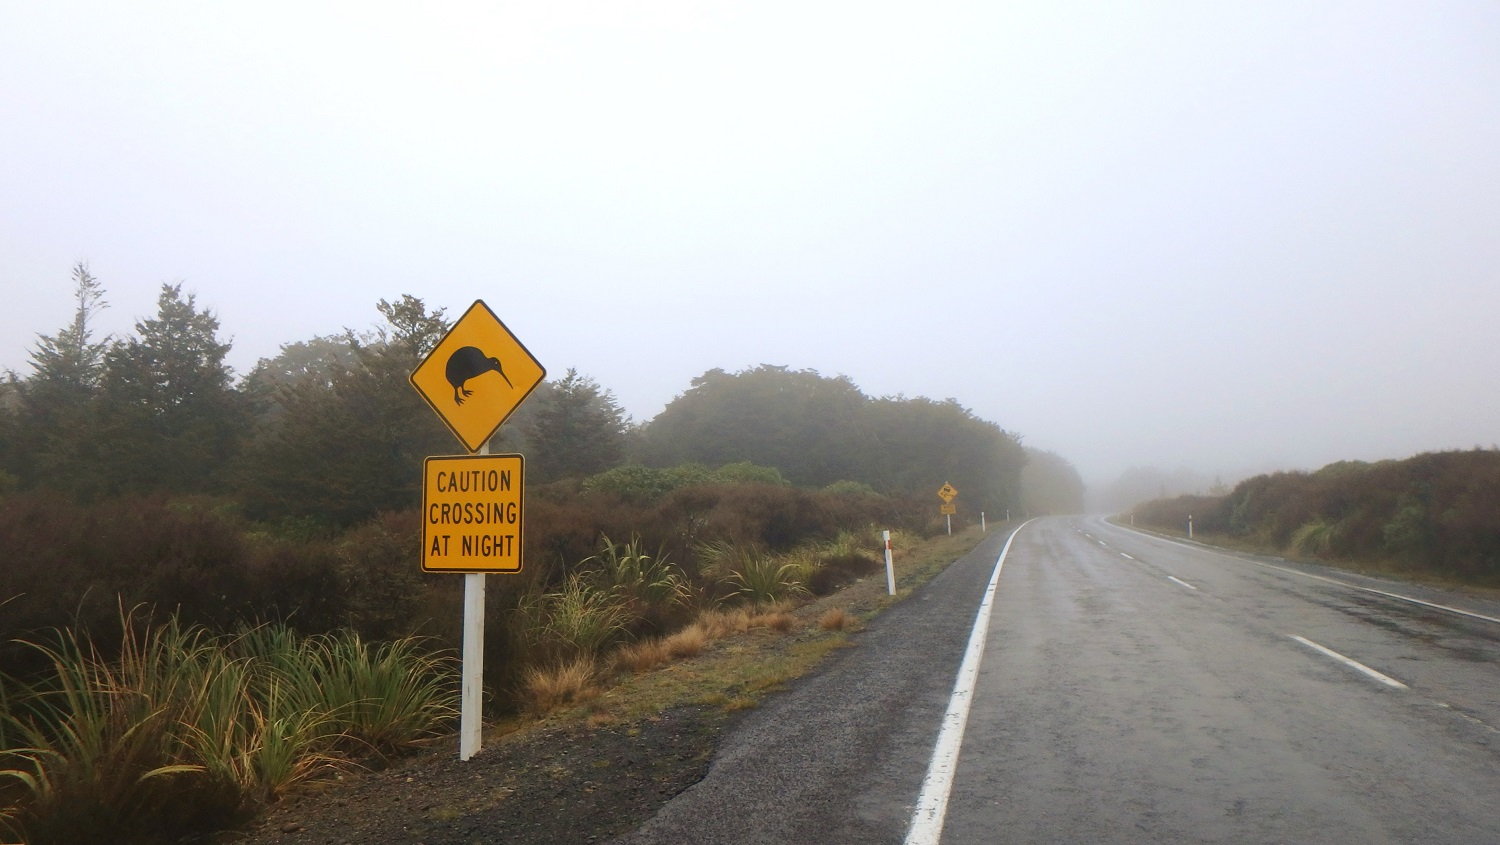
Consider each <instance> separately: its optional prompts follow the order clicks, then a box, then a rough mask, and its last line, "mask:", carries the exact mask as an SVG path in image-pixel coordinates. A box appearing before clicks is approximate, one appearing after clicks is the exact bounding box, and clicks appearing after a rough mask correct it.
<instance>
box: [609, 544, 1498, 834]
mask: <svg viewBox="0 0 1500 845" xmlns="http://www.w3.org/2000/svg"><path fill="white" fill-rule="evenodd" d="M1005 539H1006V535H1005V534H1004V533H995V534H993V535H992V536H991V537H990V538H989V539H987V540H986V542H985V543H984V544H982V545H981V547H980V548H979V549H977V550H976V551H975V553H974V554H971V555H970V556H968V557H966V558H965V559H964V560H962V561H959V562H957V563H955V565H954V566H952V567H950V568H949V570H948V571H947V572H945V573H944V574H943V575H942V576H939V577H938V578H937V579H934V580H933V581H932V582H931V583H930V584H929V585H928V586H927V587H926V588H925V589H924V590H923V591H921V592H920V593H918V594H917V595H915V596H913V597H912V598H910V599H908V600H907V601H906V602H903V603H902V604H900V605H897V606H896V607H895V608H893V609H892V610H891V611H889V612H887V613H886V614H885V615H883V616H882V617H881V618H880V619H879V620H877V622H876V623H875V624H873V625H872V626H871V627H870V629H869V630H868V631H866V632H865V633H864V634H863V635H861V642H860V645H859V647H858V648H855V649H850V650H847V651H845V652H844V653H842V654H841V655H840V656H839V658H838V659H836V660H834V661H832V662H831V663H829V664H828V665H827V666H826V667H825V668H824V669H823V670H821V671H820V672H818V673H817V674H815V675H814V676H812V677H810V678H807V679H805V680H804V681H802V682H800V683H799V684H798V685H797V686H796V687H795V688H794V689H793V690H791V691H790V692H788V693H786V694H784V695H781V696H779V697H776V698H773V699H772V700H771V701H770V702H769V703H768V704H766V705H765V706H763V707H762V708H761V709H759V710H757V711H754V712H752V713H751V714H750V715H748V716H747V717H746V718H745V719H744V720H743V721H742V722H740V723H739V725H737V726H736V728H735V729H734V730H733V731H731V733H730V734H729V735H728V737H727V739H726V741H725V743H724V745H723V747H722V748H721V751H720V753H719V755H718V756H717V757H716V758H715V761H714V764H713V766H712V767H711V769H710V771H709V774H708V775H707V776H706V777H705V779H704V780H703V781H702V782H700V783H699V784H698V785H696V786H695V787H693V788H691V789H689V790H688V791H687V792H685V793H683V794H682V795H680V796H679V797H678V798H676V799H675V800H673V801H672V802H670V803H669V804H667V805H666V806H665V807H664V808H663V809H662V810H661V812H659V813H658V814H657V816H656V817H655V818H653V819H652V820H651V821H650V822H648V823H647V824H646V825H645V826H643V827H642V828H641V829H640V830H638V831H637V832H636V833H635V834H633V835H632V836H631V837H627V838H626V840H625V841H629V842H663V843H665V842H673V843H676V842H699V843H715V842H724V843H729V842H735V843H753V842H765V843H803V842H833V843H842V842H851V843H852V842H902V841H903V840H904V838H905V837H906V836H907V833H908V830H909V826H910V822H911V819H912V813H913V809H914V807H915V806H916V805H917V802H918V795H919V792H921V789H922V784H923V778H924V776H925V775H926V773H927V770H928V766H929V761H930V760H931V758H932V756H933V747H934V743H935V742H936V738H937V735H938V732H939V727H940V724H941V723H942V721H943V718H944V713H945V712H946V711H948V709H949V705H950V693H951V692H952V690H953V684H954V678H955V675H956V674H957V671H958V666H959V662H960V660H961V659H962V657H963V653H964V650H965V646H966V644H967V641H968V632H969V629H970V628H971V627H972V624H973V622H974V616H975V611H976V609H977V608H978V607H979V605H980V601H981V599H982V597H983V595H984V592H985V586H986V583H987V582H988V581H989V578H990V575H991V573H992V571H993V569H994V562H995V558H996V557H997V555H998V554H999V550H1000V548H1001V546H1002V545H1003V543H1004V541H1005ZM1397 596H1403V597H1404V598H1402V597H1397ZM1420 602H1427V603H1426V604H1424V603H1420ZM988 618H989V629H988V635H987V637H986V639H985V646H984V652H983V658H982V660H981V661H980V663H979V664H978V666H979V668H978V672H977V675H976V676H975V686H974V689H973V691H972V694H971V695H968V696H965V697H964V700H966V701H967V702H968V703H969V705H970V706H969V710H968V715H967V723H966V727H965V730H964V732H963V740H962V744H961V746H959V751H958V756H957V760H956V763H955V764H954V766H953V767H952V769H953V778H952V784H951V788H950V789H948V790H947V791H945V793H944V794H945V795H946V799H947V802H946V816H945V817H944V821H943V825H942V827H941V841H943V842H947V843H991V842H1059V843H1062V842H1067V843H1078V842H1152V843H1155V842H1235V843H1241V842H1329V843H1351V842H1359V843H1378V842H1400V843H1419V842H1444V843H1500V605H1497V604H1496V603H1492V602H1484V601H1480V600H1475V599H1468V598H1464V597H1461V596H1456V595H1451V594H1446V593H1441V592H1439V591H1434V590H1427V589H1419V588H1411V587H1407V586H1404V585H1397V584H1393V583H1389V582H1381V581H1375V580H1372V579H1363V578H1358V577H1355V576H1349V575H1345V574H1342V573H1337V572H1334V571H1331V570H1326V569H1322V568H1319V567H1308V566H1298V565H1294V564H1289V563H1285V562H1281V561H1276V560H1273V559H1265V558H1251V557H1248V556H1240V555H1225V554H1222V553H1218V552H1214V551H1212V550H1207V549H1203V548H1200V547H1195V546H1192V545H1189V544H1184V543H1178V542H1173V541H1168V540H1164V539H1160V538H1156V537H1151V536H1147V535H1143V534H1138V533H1135V532H1131V531H1128V530H1126V529H1123V528H1119V527H1115V526H1110V525H1107V524H1105V523H1103V522H1102V521H1099V520H1089V519H1083V518H1049V519H1043V520H1037V521H1034V522H1032V523H1029V524H1027V525H1026V526H1025V527H1024V528H1023V529H1022V530H1020V531H1019V533H1018V534H1017V535H1016V537H1015V540H1014V543H1013V544H1012V547H1011V549H1010V552H1009V554H1008V555H1007V557H1006V562H1005V565H1004V569H1003V570H1002V572H1001V575H1000V578H999V581H998V587H997V590H996V592H995V595H994V600H993V607H992V612H991V613H990V614H989V617H988ZM929 841H930V840H929Z"/></svg>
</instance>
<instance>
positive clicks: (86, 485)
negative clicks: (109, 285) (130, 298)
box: [6, 262, 109, 494]
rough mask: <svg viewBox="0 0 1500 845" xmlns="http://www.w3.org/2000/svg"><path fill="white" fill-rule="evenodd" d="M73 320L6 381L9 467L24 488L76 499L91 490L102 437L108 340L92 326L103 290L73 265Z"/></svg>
mask: <svg viewBox="0 0 1500 845" xmlns="http://www.w3.org/2000/svg"><path fill="white" fill-rule="evenodd" d="M73 282H74V288H73V296H74V299H75V302H76V305H75V307H74V310H73V320H72V322H71V323H69V324H68V325H67V326H65V327H63V328H62V329H61V330H59V331H58V332H57V334H54V335H39V336H38V337H37V343H36V346H35V348H33V349H32V352H31V367H32V373H31V376H30V378H28V379H26V380H25V381H24V382H21V381H20V380H19V379H16V378H15V376H14V375H12V376H11V391H12V392H11V397H12V410H13V411H14V416H12V417H11V428H12V431H13V437H14V440H11V439H10V438H7V440H8V441H9V442H10V443H11V447H10V451H11V454H9V455H7V456H6V461H7V466H9V467H10V468H11V471H12V474H13V475H14V476H16V477H17V478H18V480H21V481H24V482H25V483H27V484H28V485H29V486H35V485H40V486H45V487H51V488H54V489H58V490H65V491H68V492H71V493H74V494H84V493H87V492H90V491H91V490H92V489H93V488H94V486H95V483H94V482H95V478H94V475H95V471H96V470H95V467H94V464H95V463H96V456H97V454H98V452H99V449H100V446H99V442H98V441H99V436H100V432H99V431H98V430H97V426H96V425H95V407H94V406H95V401H96V399H97V396H98V391H99V382H100V377H101V375H102V373H103V370H104V357H105V350H106V349H107V347H108V343H109V339H108V338H101V339H96V338H95V337H94V328H93V323H94V321H95V319H96V318H97V317H98V314H99V312H100V311H102V310H103V309H104V308H106V307H107V303H105V301H104V287H103V285H102V284H100V282H99V280H98V279H97V278H95V277H94V275H93V274H92V273H90V272H89V268H88V265H87V264H85V263H83V262H79V263H78V264H76V265H74V266H73Z"/></svg>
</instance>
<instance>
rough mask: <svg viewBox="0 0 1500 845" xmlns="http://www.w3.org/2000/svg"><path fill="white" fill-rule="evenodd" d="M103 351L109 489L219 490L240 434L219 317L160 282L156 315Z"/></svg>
mask: <svg viewBox="0 0 1500 845" xmlns="http://www.w3.org/2000/svg"><path fill="white" fill-rule="evenodd" d="M135 330H136V335H135V336H134V337H130V338H127V339H125V340H122V341H118V342H116V343H114V344H113V345H111V346H110V348H109V351H108V352H107V353H106V354H105V367H104V376H103V380H102V391H101V410H102V412H103V413H102V414H101V427H102V429H103V433H104V435H105V436H106V438H107V443H108V446H109V450H108V452H107V453H106V461H105V464H106V474H105V481H106V483H107V484H108V487H109V489H110V490H112V491H118V492H125V491H133V492H138V491H143V490H165V491H170V492H174V493H176V492H198V491H209V490H214V489H217V488H218V486H219V484H220V483H221V482H222V480H223V476H224V470H225V468H226V466H227V463H228V461H229V460H230V459H231V458H232V457H233V455H234V452H235V450H236V448H237V447H238V445H239V441H240V437H241V435H242V433H243V429H244V421H243V417H244V415H243V414H242V413H241V410H242V407H241V402H240V397H239V396H238V394H236V393H235V392H234V390H233V389H232V388H231V379H232V378H233V373H232V371H231V370H230V369H229V367H228V366H227V365H226V364H225V363H224V357H225V355H226V354H228V352H229V344H228V343H225V342H222V341H220V340H219V337H218V332H219V320H218V318H217V317H216V316H214V315H213V313H211V312H209V311H207V310H199V309H198V306H197V301H196V297H195V296H193V295H192V294H188V295H186V296H184V295H183V293H182V286H181V285H180V284H179V285H169V284H164V285H162V289H161V294H160V295H159V296H158V297H157V315H156V317H154V318H151V319H145V320H141V321H139V322H137V323H136V324H135Z"/></svg>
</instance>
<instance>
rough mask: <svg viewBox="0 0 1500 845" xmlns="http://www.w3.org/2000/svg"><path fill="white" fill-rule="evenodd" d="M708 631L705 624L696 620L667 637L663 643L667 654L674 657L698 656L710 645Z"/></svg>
mask: <svg viewBox="0 0 1500 845" xmlns="http://www.w3.org/2000/svg"><path fill="white" fill-rule="evenodd" d="M708 641H709V636H708V631H707V629H705V628H704V627H703V625H701V624H699V623H697V622H694V623H693V624H691V625H689V626H687V627H686V628H683V629H682V630H680V631H678V632H677V633H675V634H673V635H671V636H669V637H667V639H666V640H665V642H664V643H663V647H664V648H665V649H666V652H667V656H669V657H672V658H674V659H681V658H684V657H697V656H698V655H699V654H702V653H703V649H705V648H707V647H708Z"/></svg>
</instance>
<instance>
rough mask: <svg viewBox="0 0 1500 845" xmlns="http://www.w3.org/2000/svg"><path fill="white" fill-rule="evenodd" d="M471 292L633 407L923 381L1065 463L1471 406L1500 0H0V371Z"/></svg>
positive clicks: (454, 310) (1308, 463) (1377, 426)
mask: <svg viewBox="0 0 1500 845" xmlns="http://www.w3.org/2000/svg"><path fill="white" fill-rule="evenodd" d="M80 260H81V261H87V262H89V264H90V266H91V268H92V270H93V272H94V273H95V275H96V276H98V277H99V279H100V280H101V281H102V282H103V284H104V285H105V287H106V290H107V294H108V296H107V298H108V301H109V303H110V308H109V310H108V311H106V312H105V313H104V317H103V320H102V321H101V327H102V330H104V331H108V332H113V333H116V334H122V333H128V332H129V331H130V329H131V326H132V324H133V323H134V321H135V320H137V319H139V318H141V317H145V316H150V315H151V314H152V313H153V312H154V310H155V298H156V295H157V293H158V291H159V289H160V285H161V283H163V282H182V283H183V284H184V289H185V290H186V291H190V292H192V293H194V294H196V296H197V298H198V302H199V303H200V305H204V306H207V307H209V308H211V309H212V310H213V311H215V312H216V313H217V315H218V316H219V318H220V320H221V323H222V326H223V330H224V334H225V335H226V336H227V337H230V338H232V340H233V344H234V348H233V351H232V353H231V359H230V360H231V363H232V364H233V365H234V367H235V368H236V370H237V372H239V373H241V374H243V373H245V372H247V371H248V370H249V369H250V368H251V367H252V366H253V365H254V364H255V362H256V361H257V360H258V359H259V358H261V357H268V356H272V355H275V354H276V352H277V351H278V348H279V346H280V345H281V344H283V343H287V342H292V341H297V340H306V339H309V338H311V337H314V336H317V335H322V334H328V333H333V332H337V331H339V330H340V329H341V328H342V327H351V328H357V329H363V328H368V327H370V326H372V325H373V324H375V323H376V322H377V321H378V315H377V313H376V312H375V310H374V304H375V302H376V301H377V300H378V299H380V298H386V299H394V298H396V297H398V296H400V295H401V294H403V293H410V294H413V295H415V296H418V297H421V298H422V299H423V300H425V301H426V302H427V303H428V304H429V305H430V306H443V307H446V308H447V309H448V312H449V314H450V316H457V315H458V314H460V313H462V311H463V310H464V309H465V308H467V307H468V305H469V304H470V303H472V302H473V301H474V300H475V299H476V298H483V299H484V300H485V301H486V302H487V303H488V304H489V305H490V306H491V308H493V309H494V310H495V311H496V313H498V314H499V315H500V317H501V318H502V319H503V320H505V321H506V323H507V324H508V325H509V326H510V327H511V328H512V329H513V330H514V331H515V333H516V334H517V335H518V336H520V338H521V339H522V340H523V341H524V342H525V343H526V344H527V346H528V347H530V349H531V350H532V352H533V353H535V354H536V355H537V357H538V358H540V359H541V360H542V362H543V363H544V364H545V365H546V366H547V367H548V369H549V370H550V371H551V372H552V373H553V374H555V375H560V374H561V373H562V372H563V371H564V370H565V369H566V368H568V367H577V368H578V369H579V370H580V371H582V372H583V373H585V374H588V375H590V376H592V377H594V378H595V379H596V380H597V381H598V382H599V383H600V384H602V385H603V386H605V387H607V388H609V389H611V390H612V391H614V393H615V395H616V396H617V397H618V398H619V399H620V401H621V403H622V404H623V405H624V406H625V408H626V410H627V411H628V412H629V413H630V414H631V415H632V416H634V417H635V418H636V419H638V420H640V419H649V418H650V417H652V416H654V415H655V414H656V413H657V412H658V411H660V410H661V408H662V407H663V406H664V405H665V404H666V403H667V402H669V401H670V400H671V399H672V398H673V397H674V396H675V395H677V394H679V393H681V392H682V391H684V390H685V389H687V387H688V384H689V380H690V379H691V378H693V377H694V376H696V375H698V374H700V373H702V372H704V371H705V370H708V369H710V368H714V367H720V368H724V369H727V370H738V369H743V368H746V367H750V366H754V365H757V364H760V363H771V364H784V365H788V366H791V367H793V368H797V369H804V368H806V369H815V370H817V371H819V372H821V373H823V374H825V375H836V374H845V375H848V376H849V377H851V378H852V379H854V381H855V382H856V383H858V384H859V385H860V386H861V387H862V388H863V389H864V390H865V391H866V392H867V393H870V394H872V395H886V394H896V393H901V394H905V395H908V396H917V395H925V396H931V397H934V398H947V397H952V398H955V399H957V400H958V401H959V402H961V403H962V404H964V405H965V406H968V407H970V408H972V409H973V410H974V412H975V413H977V414H978V415H980V416H982V417H984V418H986V419H989V420H993V421H995V422H997V423H999V424H1000V425H1002V426H1004V427H1005V428H1006V429H1008V430H1010V431H1014V432H1016V433H1019V434H1021V435H1022V436H1023V437H1024V439H1025V442H1026V443H1027V444H1028V445H1032V446H1035V447H1038V448H1043V449H1049V450H1052V451H1055V452H1058V453H1059V454H1061V455H1063V456H1064V457H1066V458H1068V459H1069V460H1071V461H1072V462H1073V463H1074V464H1075V465H1076V466H1077V467H1078V468H1079V470H1080V471H1081V472H1082V473H1083V475H1084V476H1085V478H1086V479H1088V480H1090V481H1095V482H1097V481H1108V480H1111V479H1112V478H1114V477H1115V476H1117V475H1118V474H1119V473H1120V472H1121V471H1123V470H1124V469H1126V468H1128V467H1131V466H1147V465H1150V466H1158V467H1161V468H1163V469H1174V468H1178V467H1191V468H1194V469H1196V470H1198V471H1200V472H1204V473H1208V474H1213V473H1223V474H1225V475H1232V474H1235V473H1238V472H1240V471H1243V470H1256V471H1261V470H1266V469H1272V468H1314V467H1317V466H1321V465H1323V464H1325V463H1328V462H1331V461H1335V460H1340V459H1366V460H1370V459H1380V458H1394V457H1405V456H1407V455H1410V454H1414V453H1417V452H1421V451H1426V450H1436V449H1450V448H1469V447H1472V446H1475V445H1483V446H1486V447H1488V446H1490V445H1492V444H1494V443H1496V442H1497V441H1500V339H1497V336H1496V335H1497V333H1496V325H1497V322H1500V4H1497V3H1494V2H1492V1H1491V0H1475V1H1474V2H1444V0H1435V1H1434V2H1415V0H1403V2H1380V0H1357V2H1315V0H1295V2H1276V1H1275V0H1271V1H1270V2H1253V3H1247V2H1172V3H1165V2H1118V3H1078V2H1054V1H1053V0H1048V2H1031V3H1020V2H998V1H997V0H985V2H973V3H965V2H948V0H921V2H909V3H882V2H878V0H861V2H821V0H795V1H794V2H781V0H756V2H745V3H708V2H690V0H680V1H679V2H652V0H645V2H610V0H599V2H570V0H548V2H528V3H510V2H492V3H473V4H463V3H440V2H439V3H409V4H389V3H380V2H360V3H347V4H317V3H305V2H296V3H276V2H255V3H235V4H229V3H203V2H196V1H195V2H184V3H157V2H131V3H119V2H113V0H110V2H99V3H79V2H68V0H57V1H50V0H49V2H32V0H19V1H18V0H0V285H3V302H4V305H3V308H0V339H3V345H0V368H10V369H14V370H16V371H18V372H20V373H22V374H25V373H26V372H28V371H29V368H28V366H27V363H26V362H27V353H28V350H29V349H30V348H31V347H32V345H33V344H34V342H35V338H36V335H37V334H38V333H51V332H55V331H56V330H57V329H59V328H60V327H62V326H63V325H65V324H66V322H67V321H68V319H69V316H70V314H71V310H72V306H73V303H72V298H71V287H72V283H71V280H70V278H69V270H70V268H71V266H72V265H73V264H74V263H75V262H77V261H80Z"/></svg>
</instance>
